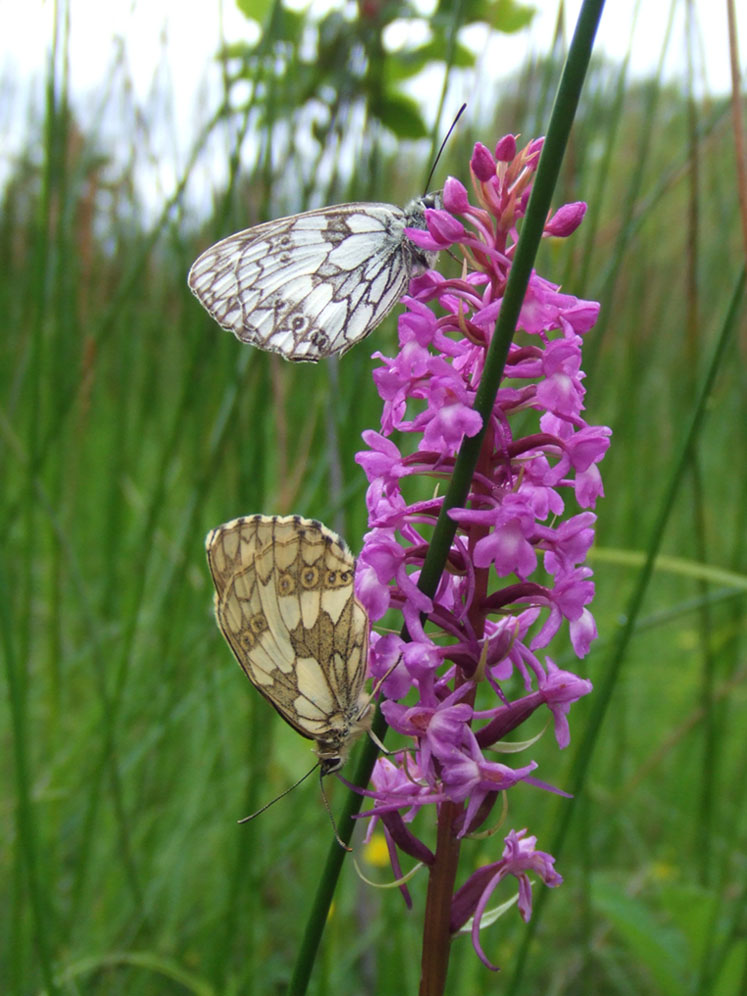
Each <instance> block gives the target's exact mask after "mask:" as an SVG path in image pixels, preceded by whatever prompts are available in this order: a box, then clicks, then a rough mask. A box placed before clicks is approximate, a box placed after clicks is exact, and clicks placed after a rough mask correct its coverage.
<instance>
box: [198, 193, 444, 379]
mask: <svg viewBox="0 0 747 996" xmlns="http://www.w3.org/2000/svg"><path fill="white" fill-rule="evenodd" d="M440 206H441V198H440V196H439V195H438V194H428V195H426V196H425V197H418V198H416V199H415V200H413V201H411V202H410V203H409V204H408V205H407V206H406V207H405V208H404V210H403V209H402V208H398V207H395V206H394V205H393V204H373V203H372V204H366V203H361V204H337V205H334V206H332V207H324V208H319V209H317V210H315V211H306V212H304V213H303V214H294V215H291V216H290V217H288V218H279V219H277V221H268V222H266V223H265V224H263V225H256V226H255V227H254V228H248V229H246V231H243V232H237V234H236V235H230V236H229V237H228V238H227V239H223V241H222V242H217V243H216V244H215V245H214V246H211V247H210V248H209V249H207V250H206V251H205V252H204V253H203V254H202V255H201V256H200V257H199V258H198V259H197V260H196V262H195V263H194V264H193V265H192V268H191V270H190V271H189V286H190V288H191V290H192V292H193V293H194V294H195V295H196V297H197V298H198V300H199V301H200V303H201V304H202V305H203V306H204V307H205V308H206V309H207V311H209V312H210V314H211V315H212V316H213V318H214V319H215V320H216V322H217V323H218V324H219V325H221V326H222V327H223V328H224V329H228V330H229V331H230V332H233V334H234V335H235V336H236V338H237V339H240V340H241V341H242V342H247V343H250V344H251V345H253V346H258V347H259V348H260V349H265V350H268V351H269V352H273V353H280V354H282V355H283V356H284V357H285V358H286V359H288V360H305V361H307V362H311V363H315V362H316V361H317V360H319V359H320V358H321V357H323V356H331V355H333V354H335V353H336V354H340V355H342V354H343V353H346V352H347V351H348V350H349V349H350V348H351V347H352V346H354V345H355V344H356V343H357V342H359V341H360V340H361V339H363V338H364V337H365V336H367V335H368V334H369V332H371V331H372V330H373V329H375V328H376V326H377V325H379V324H380V323H381V322H383V320H384V319H385V318H386V316H387V315H388V314H389V312H390V311H391V309H392V308H393V307H394V305H395V304H396V303H397V301H398V300H399V299H400V297H401V296H402V294H403V293H404V291H405V289H406V288H407V284H408V282H409V280H410V278H411V277H412V276H416V275H417V274H419V273H424V272H425V271H426V270H427V269H429V268H430V267H432V266H433V265H434V264H435V261H436V257H437V255H438V254H437V253H436V252H431V251H429V250H423V249H420V248H418V247H417V246H416V245H415V244H414V243H413V242H411V241H410V240H409V239H408V237H407V235H406V234H405V229H406V228H420V229H425V227H426V224H425V211H426V208H434V207H440Z"/></svg>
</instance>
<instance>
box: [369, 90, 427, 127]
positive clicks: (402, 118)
mask: <svg viewBox="0 0 747 996" xmlns="http://www.w3.org/2000/svg"><path fill="white" fill-rule="evenodd" d="M370 111H371V113H372V114H373V115H374V116H375V117H377V118H378V119H379V121H381V123H382V124H383V125H384V126H385V127H387V128H388V129H389V130H390V131H391V132H393V133H394V134H395V135H396V136H397V138H425V137H426V136H427V134H428V130H427V129H426V127H425V122H424V121H423V117H422V115H421V113H420V110H419V109H418V105H417V104H416V103H415V101H414V100H411V99H410V97H405V96H404V94H401V93H386V94H383V95H382V96H381V97H379V98H378V100H376V101H375V102H373V103H372V104H371V107H370Z"/></svg>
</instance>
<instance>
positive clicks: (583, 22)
mask: <svg viewBox="0 0 747 996" xmlns="http://www.w3.org/2000/svg"><path fill="white" fill-rule="evenodd" d="M603 7H604V0H585V2H584V4H583V7H582V8H581V12H580V14H579V18H578V22H577V24H576V31H575V33H574V36H573V40H572V42H571V47H570V50H569V53H568V59H567V61H566V65H565V68H564V70H563V75H562V78H561V80H560V85H559V87H558V93H557V96H556V98H555V104H554V106H553V110H552V115H551V117H550V124H549V127H548V130H547V136H546V138H545V142H544V146H543V149H542V155H541V156H540V161H539V165H538V167H537V176H536V178H535V182H534V186H533V189H532V194H531V197H530V199H529V204H528V205H527V213H526V217H525V218H524V223H523V225H522V230H521V236H520V238H519V241H518V243H517V246H516V255H515V257H514V263H513V266H512V267H511V272H510V274H509V278H508V283H507V285H506V293H505V295H504V298H503V302H502V304H501V310H500V314H499V316H498V322H497V324H496V328H495V333H494V334H493V339H492V341H491V344H490V347H489V349H488V352H487V355H486V359H485V367H484V369H483V374H482V377H481V379H480V385H479V387H478V390H477V395H476V397H475V405H474V408H475V411H477V412H478V413H479V414H480V415H481V416H482V429H481V430H480V432H479V433H478V434H477V435H476V436H473V437H472V438H471V439H465V440H464V441H463V443H462V446H461V448H460V450H459V454H458V456H457V459H456V464H455V467H454V474H453V476H452V478H451V481H450V484H449V487H448V490H447V492H446V496H445V498H444V502H443V504H442V506H441V511H440V513H439V516H438V521H437V522H436V526H435V528H434V532H433V538H432V539H431V542H430V545H429V547H428V552H427V554H426V558H425V563H424V564H423V569H422V571H421V573H420V580H419V582H418V586H419V588H420V589H421V590H422V591H423V592H425V593H426V594H427V595H430V596H432V595H433V594H434V593H435V591H436V588H437V587H438V582H439V580H440V578H441V574H442V572H443V569H444V566H445V564H446V558H447V556H448V553H449V549H450V548H451V542H452V540H453V538H454V534H455V532H456V522H454V521H452V519H450V518H449V515H448V513H449V511H450V509H452V508H459V507H463V506H464V504H465V502H466V500H467V495H468V494H469V489H470V484H471V482H472V476H473V474H474V471H475V467H476V465H477V459H478V457H479V455H480V448H481V446H482V441H483V437H484V435H485V431H486V428H487V426H488V421H489V418H490V414H491V412H492V410H493V405H494V403H495V398H496V394H497V392H498V386H499V384H500V380H501V377H502V375H503V368H504V366H505V363H506V357H507V356H508V350H509V346H510V344H511V340H512V338H513V334H514V330H515V328H516V322H517V320H518V317H519V312H520V310H521V305H522V302H523V301H524V295H525V294H526V289H527V286H528V284H529V278H530V276H531V273H532V266H533V264H534V259H535V256H536V255H537V250H538V248H539V244H540V240H541V238H542V232H543V230H544V226H545V221H546V219H547V215H548V212H549V210H550V204H551V199H552V195H553V191H554V189H555V184H556V182H557V179H558V174H559V172H560V165H561V162H562V160H563V155H564V153H565V148H566V145H567V144H568V136H569V134H570V130H571V125H572V123H573V118H574V115H575V112H576V107H577V105H578V101H579V97H580V94H581V87H582V85H583V81H584V78H585V76H586V71H587V69H588V65H589V59H590V58H591V50H592V46H593V42H594V36H595V34H596V30H597V26H598V24H599V18H600V17H601V13H602V8H603ZM373 729H374V733H375V734H376V735H377V736H378V737H379V739H382V738H383V737H384V736H385V735H386V723H385V722H384V720H383V718H382V716H381V713H380V712H377V714H376V718H375V720H374V724H373ZM377 754H378V749H377V747H376V745H375V744H374V743H373V742H372V741H370V740H369V741H367V742H366V743H365V744H364V746H363V750H362V752H361V754H360V758H359V761H358V765H357V768H356V772H355V778H354V779H353V781H354V783H355V784H356V785H358V786H361V787H362V786H365V785H367V784H368V782H369V780H370V777H371V772H372V771H373V766H374V764H375V762H376V757H377ZM362 803H363V797H362V796H359V795H357V794H356V793H353V792H351V793H350V794H349V796H348V797H347V798H346V800H345V804H344V806H343V811H342V815H341V816H340V819H339V821H338V826H337V829H338V833H339V835H340V838H341V839H342V840H343V841H345V842H346V843H347V842H348V841H349V840H350V836H351V835H352V831H353V826H354V819H353V817H354V816H355V814H357V813H358V812H359V810H360V807H361V805H362ZM344 856H345V852H344V851H343V850H342V848H341V847H340V846H339V844H338V843H337V842H336V841H334V840H333V841H332V843H331V844H330V850H329V854H328V856H327V861H326V864H325V866H324V870H323V871H322V876H321V878H320V880H319V885H318V887H317V892H316V895H315V897H314V902H313V904H312V907H311V910H310V912H309V918H308V921H307V924H306V929H305V932H304V936H303V940H302V942H301V947H300V949H299V952H298V958H297V959H296V965H295V967H294V971H293V976H292V978H291V982H290V985H289V988H288V993H289V994H291V996H301V994H303V993H305V992H306V987H307V985H308V980H309V977H310V975H311V969H312V967H313V963H314V958H315V956H316V951H317V949H318V946H319V942H320V940H321V936H322V931H323V929H324V924H325V923H326V921H327V914H328V912H329V907H330V904H331V902H332V897H333V896H334V891H335V887H336V884H337V878H338V876H339V874H340V868H341V867H342V861H343V858H344Z"/></svg>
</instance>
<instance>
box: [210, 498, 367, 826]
mask: <svg viewBox="0 0 747 996" xmlns="http://www.w3.org/2000/svg"><path fill="white" fill-rule="evenodd" d="M205 546H206V549H207V558H208V564H209V566H210V573H211V574H212V577H213V583H214V584H215V615H216V619H217V621H218V626H219V627H220V629H221V631H222V633H223V635H224V637H225V638H226V641H227V642H228V645H229V647H230V648H231V650H232V651H233V653H234V655H235V657H236V659H237V660H238V662H239V664H240V665H241V668H242V669H243V671H244V673H245V674H246V676H247V678H248V679H249V680H250V681H251V683H252V684H253V685H254V687H255V688H256V689H257V690H258V691H259V692H261V693H262V695H264V697H265V698H266V699H268V700H269V702H270V703H271V704H272V705H273V706H274V707H275V708H276V709H277V711H278V712H279V713H280V715H281V716H282V717H283V719H284V720H285V721H286V722H287V723H289V724H290V725H291V726H292V727H293V728H294V730H297V731H298V733H300V734H301V736H303V737H307V738H308V739H310V740H313V741H314V742H315V746H314V752H315V753H316V755H317V757H318V758H319V765H320V768H321V773H322V774H323V775H324V774H330V773H332V772H334V771H337V770H339V768H341V767H342V765H343V764H344V763H345V759H346V757H347V754H348V751H349V749H350V746H351V744H352V743H353V741H354V740H355V739H356V737H358V736H359V735H360V734H361V733H363V732H365V731H367V730H368V728H369V726H370V722H371V720H370V715H369V710H370V698H369V696H368V695H366V693H365V691H364V689H363V684H364V681H365V678H366V667H367V662H368V634H369V620H368V615H367V613H366V611H365V609H364V608H363V606H362V605H361V604H360V602H358V600H357V599H356V597H355V594H354V591H353V575H354V571H355V558H354V557H353V555H352V553H351V552H350V550H349V549H348V547H347V546H346V544H345V542H344V540H342V539H341V538H340V537H339V536H337V535H336V534H335V533H333V532H332V531H331V530H330V529H327V527H326V526H323V525H322V524H321V523H320V522H316V521H314V520H312V519H302V518H301V517H300V516H297V515H289V516H277V515H273V516H267V515H251V516H247V517H245V518H241V519H234V520H233V521H232V522H227V523H225V525H222V526H218V527H217V528H216V529H213V530H211V532H209V533H208V535H207V538H206V540H205ZM255 815H256V814H255Z"/></svg>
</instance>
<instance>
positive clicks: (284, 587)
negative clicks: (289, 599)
mask: <svg viewBox="0 0 747 996" xmlns="http://www.w3.org/2000/svg"><path fill="white" fill-rule="evenodd" d="M295 590H296V579H295V578H294V577H293V575H292V574H281V575H280V577H279V578H278V595H292V594H293V592H294V591H295Z"/></svg>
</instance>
